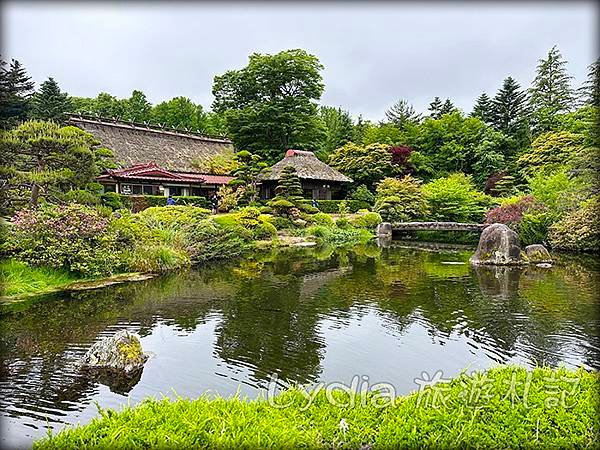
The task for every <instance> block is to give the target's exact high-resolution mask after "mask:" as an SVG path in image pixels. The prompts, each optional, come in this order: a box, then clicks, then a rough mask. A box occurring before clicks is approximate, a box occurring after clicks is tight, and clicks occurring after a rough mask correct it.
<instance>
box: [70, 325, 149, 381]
mask: <svg viewBox="0 0 600 450" xmlns="http://www.w3.org/2000/svg"><path fill="white" fill-rule="evenodd" d="M147 360H148V355H146V354H144V352H142V345H141V344H140V340H139V338H138V336H136V335H135V334H133V333H130V332H129V331H127V330H121V331H119V332H118V333H116V334H115V335H114V336H111V337H108V338H106V339H103V340H102V341H100V342H96V343H95V344H94V345H92V346H91V347H90V349H89V350H88V352H87V353H86V354H85V356H84V357H83V359H82V360H81V365H82V367H84V368H87V369H102V370H111V371H115V372H119V373H122V374H124V375H127V376H130V375H133V374H135V373H137V372H138V371H140V370H141V369H142V368H143V367H144V363H145V362H146V361H147Z"/></svg>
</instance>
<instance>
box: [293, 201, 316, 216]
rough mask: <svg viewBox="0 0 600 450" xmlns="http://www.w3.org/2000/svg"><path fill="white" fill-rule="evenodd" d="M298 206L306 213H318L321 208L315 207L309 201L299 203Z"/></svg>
mask: <svg viewBox="0 0 600 450" xmlns="http://www.w3.org/2000/svg"><path fill="white" fill-rule="evenodd" d="M297 207H298V209H299V210H300V211H302V212H303V213H306V214H317V213H318V212H319V208H315V207H314V206H312V205H309V204H308V203H299V204H298V206H297Z"/></svg>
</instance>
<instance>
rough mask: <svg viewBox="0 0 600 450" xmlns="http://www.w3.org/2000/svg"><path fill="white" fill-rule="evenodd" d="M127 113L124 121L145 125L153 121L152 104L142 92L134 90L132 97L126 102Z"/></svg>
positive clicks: (124, 115) (124, 114)
mask: <svg viewBox="0 0 600 450" xmlns="http://www.w3.org/2000/svg"><path fill="white" fill-rule="evenodd" d="M124 103H125V111H124V112H123V120H130V121H132V122H137V123H143V122H149V121H151V120H152V116H151V114H152V104H151V103H150V102H149V101H148V99H147V98H146V94H144V93H143V92H142V91H138V90H134V91H133V92H132V93H131V97H129V98H128V99H126V100H125V102H124Z"/></svg>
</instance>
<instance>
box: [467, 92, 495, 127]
mask: <svg viewBox="0 0 600 450" xmlns="http://www.w3.org/2000/svg"><path fill="white" fill-rule="evenodd" d="M492 109H493V106H492V99H491V98H490V97H489V96H488V95H487V94H486V93H485V92H483V93H482V94H481V95H480V96H479V97H477V100H475V106H474V107H473V111H472V112H471V117H477V118H478V119H481V120H482V121H483V122H485V123H487V124H488V125H489V124H490V123H492V115H493V114H492Z"/></svg>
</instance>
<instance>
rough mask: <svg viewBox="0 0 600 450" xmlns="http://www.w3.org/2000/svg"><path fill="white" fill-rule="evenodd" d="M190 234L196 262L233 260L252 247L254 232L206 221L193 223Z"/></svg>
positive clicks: (192, 255)
mask: <svg viewBox="0 0 600 450" xmlns="http://www.w3.org/2000/svg"><path fill="white" fill-rule="evenodd" d="M188 233H189V242H190V244H189V247H188V251H189V254H190V257H191V259H192V261H194V262H203V261H209V260H214V259H228V258H233V257H235V256H239V255H241V254H242V253H243V252H244V251H246V250H248V249H250V248H251V247H252V237H253V236H252V232H251V231H249V230H246V229H245V228H244V227H242V226H240V225H233V226H224V225H220V224H217V223H215V222H214V221H213V220H211V219H205V220H201V221H198V222H195V223H193V224H192V225H191V226H190V227H189V229H188Z"/></svg>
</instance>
